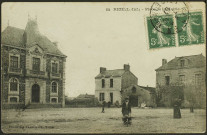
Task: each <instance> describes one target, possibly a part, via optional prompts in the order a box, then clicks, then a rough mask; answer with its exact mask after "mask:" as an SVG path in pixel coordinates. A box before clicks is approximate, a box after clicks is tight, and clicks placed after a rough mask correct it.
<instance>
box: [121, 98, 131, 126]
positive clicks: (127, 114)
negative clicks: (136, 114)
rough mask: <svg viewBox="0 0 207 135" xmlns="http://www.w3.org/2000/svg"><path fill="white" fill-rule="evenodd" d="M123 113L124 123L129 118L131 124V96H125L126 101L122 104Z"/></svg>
mask: <svg viewBox="0 0 207 135" xmlns="http://www.w3.org/2000/svg"><path fill="white" fill-rule="evenodd" d="M122 115H123V119H122V120H123V122H124V124H125V123H126V121H127V119H128V120H129V124H131V104H130V103H129V98H125V101H124V102H123V104H122Z"/></svg>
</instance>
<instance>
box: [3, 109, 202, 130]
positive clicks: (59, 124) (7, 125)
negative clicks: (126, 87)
mask: <svg viewBox="0 0 207 135" xmlns="http://www.w3.org/2000/svg"><path fill="white" fill-rule="evenodd" d="M181 113H182V119H173V115H172V114H173V110H172V109H141V108H133V109H132V117H133V119H132V125H131V126H129V127H126V126H123V123H122V120H121V118H122V115H121V108H106V109H105V113H101V108H57V109H52V108H50V109H28V110H26V111H24V112H21V113H20V114H18V111H16V110H9V111H8V110H3V111H2V124H3V125H2V131H3V132H7V133H10V132H12V133H183V132H191V133H196V132H205V130H206V122H205V120H206V115H205V113H206V112H205V110H203V109H195V110H194V113H190V112H189V109H181ZM34 116H35V117H34ZM37 123H38V124H37ZM200 125H202V126H200ZM169 127H170V128H169Z"/></svg>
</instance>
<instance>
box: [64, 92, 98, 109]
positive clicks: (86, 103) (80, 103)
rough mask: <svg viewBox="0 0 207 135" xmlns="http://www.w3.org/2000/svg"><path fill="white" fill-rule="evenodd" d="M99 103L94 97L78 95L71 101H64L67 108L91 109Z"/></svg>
mask: <svg viewBox="0 0 207 135" xmlns="http://www.w3.org/2000/svg"><path fill="white" fill-rule="evenodd" d="M98 104H99V102H98V101H97V99H96V98H95V96H94V95H90V94H87V93H86V94H80V95H79V96H77V97H76V98H73V99H72V100H69V99H68V98H67V99H66V105H68V106H69V107H93V106H98Z"/></svg>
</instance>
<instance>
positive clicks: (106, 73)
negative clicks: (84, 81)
mask: <svg viewBox="0 0 207 135" xmlns="http://www.w3.org/2000/svg"><path fill="white" fill-rule="evenodd" d="M125 72H126V71H125V70H124V69H115V70H106V71H104V72H102V73H99V74H98V75H97V76H96V77H95V79H98V78H102V77H105V78H107V77H111V76H112V77H121V76H122V75H123V74H124V73H125Z"/></svg>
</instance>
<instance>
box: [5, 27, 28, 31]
mask: <svg viewBox="0 0 207 135" xmlns="http://www.w3.org/2000/svg"><path fill="white" fill-rule="evenodd" d="M8 27H11V28H15V29H19V30H23V31H24V29H21V28H17V27H14V26H7V27H6V28H5V29H7V28H8Z"/></svg>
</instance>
